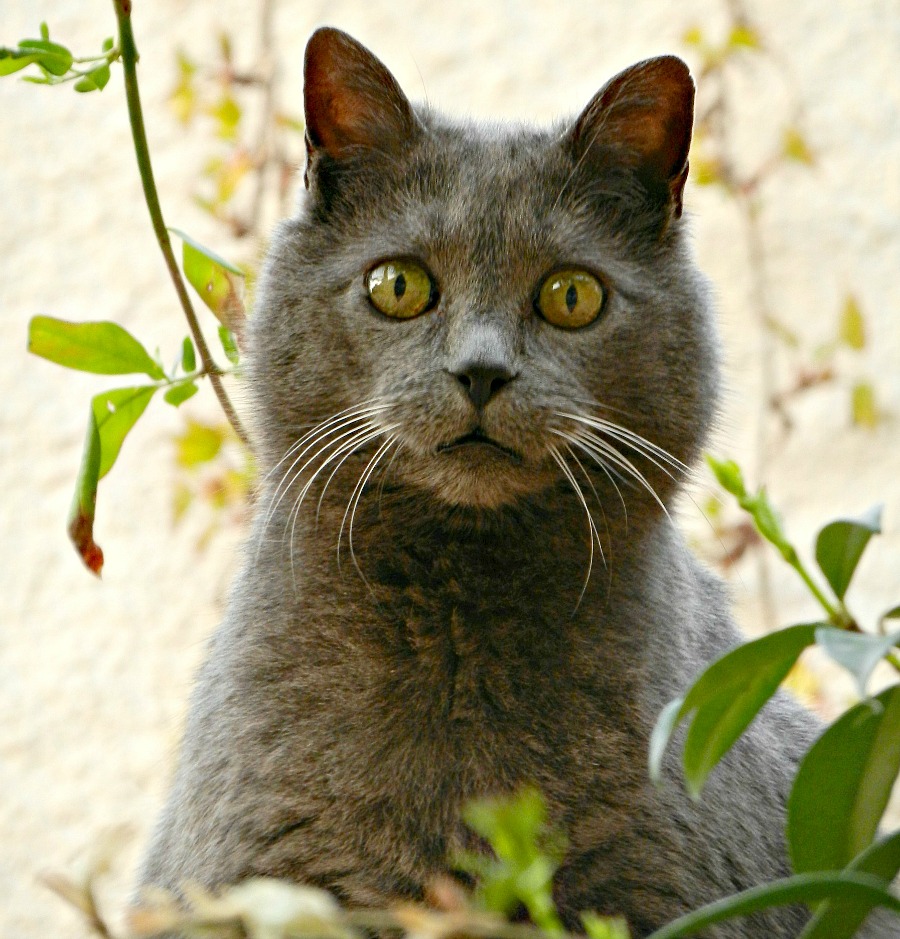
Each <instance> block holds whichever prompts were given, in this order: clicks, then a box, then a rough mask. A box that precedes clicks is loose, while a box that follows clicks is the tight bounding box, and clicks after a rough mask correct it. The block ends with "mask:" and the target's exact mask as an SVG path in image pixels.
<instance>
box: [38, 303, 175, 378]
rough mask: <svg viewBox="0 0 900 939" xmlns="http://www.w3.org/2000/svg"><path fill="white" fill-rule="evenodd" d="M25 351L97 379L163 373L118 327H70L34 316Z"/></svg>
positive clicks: (96, 324) (97, 324) (104, 324)
mask: <svg viewBox="0 0 900 939" xmlns="http://www.w3.org/2000/svg"><path fill="white" fill-rule="evenodd" d="M28 350H29V352H33V353H34V354H35V355H39V356H41V357H42V358H44V359H49V360H50V361H51V362H55V363H56V364H57V365H64V366H65V367H66V368H74V369H78V370H79V371H82V372H93V373H95V374H97V375H133V374H135V373H138V372H142V373H143V374H145V375H149V376H150V377H151V378H155V379H162V378H165V373H164V372H163V370H162V369H161V368H160V367H159V365H158V364H157V363H156V362H154V361H153V359H152V358H151V357H150V353H148V352H147V350H146V349H145V348H144V347H143V346H142V345H141V344H140V343H139V342H138V341H137V339H135V338H134V336H132V335H131V333H129V332H128V331H127V330H125V329H123V328H122V327H121V326H119V324H118V323H110V322H103V321H101V322H93V323H69V322H66V321H65V320H59V319H55V318H54V317H52V316H35V317H33V318H32V320H31V323H30V324H29V326H28Z"/></svg>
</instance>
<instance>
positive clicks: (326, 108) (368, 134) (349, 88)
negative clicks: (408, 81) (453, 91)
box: [303, 27, 421, 186]
mask: <svg viewBox="0 0 900 939" xmlns="http://www.w3.org/2000/svg"><path fill="white" fill-rule="evenodd" d="M303 74H304V88H303V100H304V107H305V111H306V145H307V152H308V155H309V159H310V162H312V159H313V157H314V156H318V155H326V156H327V157H329V158H330V159H332V160H336V161H340V160H344V159H347V158H349V157H352V156H354V155H357V154H359V153H360V152H361V151H366V150H381V151H387V152H391V151H395V150H397V149H399V148H401V147H403V146H404V145H407V144H409V143H410V142H411V141H412V140H413V139H414V138H415V137H416V136H417V135H418V133H419V132H420V129H421V128H420V125H419V122H418V120H417V119H416V116H415V114H414V113H413V110H412V107H411V105H410V103H409V101H408V100H407V98H406V96H405V95H404V94H403V92H402V91H401V90H400V86H399V85H398V84H397V82H396V80H395V79H394V76H393V75H391V73H390V72H389V71H388V70H387V68H386V67H385V66H384V65H383V64H382V63H381V62H380V61H379V60H378V59H377V58H375V56H374V55H372V53H371V52H369V50H368V49H366V48H365V46H363V45H361V44H360V43H358V42H357V41H356V40H355V39H353V38H352V37H351V36H348V35H347V34H346V33H344V32H341V31H340V30H339V29H332V28H331V27H323V28H322V29H318V30H316V32H315V33H313V35H312V38H311V39H310V40H309V42H308V43H307V46H306V59H305V62H304V69H303ZM307 172H308V169H307ZM308 185H309V180H308V178H307V186H308Z"/></svg>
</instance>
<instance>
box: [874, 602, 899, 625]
mask: <svg viewBox="0 0 900 939" xmlns="http://www.w3.org/2000/svg"><path fill="white" fill-rule="evenodd" d="M878 619H879V621H880V622H883V621H884V620H886V619H900V606H895V607H892V608H891V609H890V610H888V611H887V613H882V614H881V616H879V617H878Z"/></svg>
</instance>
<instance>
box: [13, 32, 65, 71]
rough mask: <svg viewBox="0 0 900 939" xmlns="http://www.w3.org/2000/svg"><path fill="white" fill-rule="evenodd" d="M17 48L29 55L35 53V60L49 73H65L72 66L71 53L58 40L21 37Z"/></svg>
mask: <svg viewBox="0 0 900 939" xmlns="http://www.w3.org/2000/svg"><path fill="white" fill-rule="evenodd" d="M19 49H21V50H22V52H25V53H27V54H29V55H35V56H36V57H37V58H36V61H37V62H38V64H39V65H41V66H43V67H44V68H45V69H47V71H48V72H49V73H50V74H51V75H55V76H57V77H59V76H61V75H65V74H66V72H68V71H69V69H70V68H71V67H72V61H73V59H72V53H71V52H69V50H68V49H67V48H66V47H65V46H61V45H60V44H59V43H58V42H50V41H49V40H47V39H23V40H22V41H21V42H20V43H19Z"/></svg>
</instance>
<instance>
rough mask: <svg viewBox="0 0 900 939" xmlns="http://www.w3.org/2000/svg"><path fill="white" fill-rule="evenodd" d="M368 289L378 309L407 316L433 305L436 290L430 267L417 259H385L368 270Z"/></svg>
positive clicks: (415, 314)
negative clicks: (427, 268)
mask: <svg viewBox="0 0 900 939" xmlns="http://www.w3.org/2000/svg"><path fill="white" fill-rule="evenodd" d="M366 289H367V290H368V291H369V298H370V299H371V301H372V303H373V304H374V306H375V309H376V310H379V311H380V312H381V313H384V315H385V316H392V317H393V318H394V319H398V320H408V319H411V318H412V317H414V316H418V315H419V314H420V313H424V312H425V310H427V309H428V308H429V307H430V306H432V305H433V303H434V301H435V299H436V296H437V291H436V290H435V288H434V283H433V282H432V280H431V276H430V275H429V273H428V271H426V270H425V268H424V267H422V266H421V265H420V264H416V262H415V261H385V262H384V263H383V264H379V265H378V266H377V267H373V268H372V270H371V271H369V273H368V274H366Z"/></svg>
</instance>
